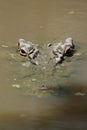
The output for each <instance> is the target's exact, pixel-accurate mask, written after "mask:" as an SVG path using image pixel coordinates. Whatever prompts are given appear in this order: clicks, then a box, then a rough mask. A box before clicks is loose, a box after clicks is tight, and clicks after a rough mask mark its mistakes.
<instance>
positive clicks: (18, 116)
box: [0, 0, 87, 130]
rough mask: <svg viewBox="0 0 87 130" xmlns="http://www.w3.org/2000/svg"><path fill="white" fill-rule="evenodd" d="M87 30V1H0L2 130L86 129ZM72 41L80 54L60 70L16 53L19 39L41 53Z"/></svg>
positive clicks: (67, 61)
mask: <svg viewBox="0 0 87 130" xmlns="http://www.w3.org/2000/svg"><path fill="white" fill-rule="evenodd" d="M86 28H87V2H86V0H8V1H6V0H0V52H1V53H0V66H1V71H0V130H15V129H16V130H19V129H21V130H27V129H29V130H67V129H70V130H77V129H79V130H86V129H87V124H86V122H87V102H86V98H87V87H86V83H87V81H86V77H87V69H86V66H87V54H86V50H87V43H86V41H87V40H86V39H87V38H86V37H87V36H86V35H87V34H86ZM69 36H71V37H72V38H73V40H74V43H75V45H76V50H77V52H76V53H75V54H74V56H73V57H68V58H67V59H66V60H65V61H64V62H63V64H61V65H59V66H58V67H57V68H56V69H54V68H53V65H52V62H51V63H50V64H45V65H44V62H45V61H44V59H42V61H41V62H42V63H43V64H42V65H41V66H34V65H29V66H28V67H27V66H26V65H27V64H26V63H27V62H28V59H27V58H23V57H21V56H20V55H19V54H17V52H16V49H17V41H18V39H19V38H24V39H26V40H30V41H32V42H34V43H37V44H39V45H40V47H42V46H45V45H46V44H47V43H49V42H50V43H52V42H59V41H61V40H63V41H64V40H65V38H67V37H69ZM46 59H47V57H46V58H45V60H46ZM47 60H48V59H47ZM43 85H44V86H45V89H44V90H43V89H42V86H43Z"/></svg>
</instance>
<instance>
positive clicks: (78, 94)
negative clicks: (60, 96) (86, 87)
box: [74, 92, 86, 96]
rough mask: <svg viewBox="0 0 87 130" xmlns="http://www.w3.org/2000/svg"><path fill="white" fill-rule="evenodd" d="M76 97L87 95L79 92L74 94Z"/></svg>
mask: <svg viewBox="0 0 87 130" xmlns="http://www.w3.org/2000/svg"><path fill="white" fill-rule="evenodd" d="M74 95H75V96H85V95H86V94H85V93H82V92H77V93H75V94H74Z"/></svg>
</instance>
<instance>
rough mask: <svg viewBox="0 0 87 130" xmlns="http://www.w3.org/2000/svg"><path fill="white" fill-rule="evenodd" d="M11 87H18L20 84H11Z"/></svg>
mask: <svg viewBox="0 0 87 130" xmlns="http://www.w3.org/2000/svg"><path fill="white" fill-rule="evenodd" d="M12 87H13V88H20V87H21V86H20V85H19V84H12Z"/></svg>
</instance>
